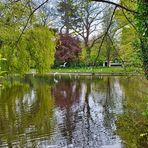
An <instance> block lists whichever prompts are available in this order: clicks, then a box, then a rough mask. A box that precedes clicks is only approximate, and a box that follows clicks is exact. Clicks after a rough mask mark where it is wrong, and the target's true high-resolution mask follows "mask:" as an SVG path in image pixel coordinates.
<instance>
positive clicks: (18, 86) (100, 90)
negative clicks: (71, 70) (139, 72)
mask: <svg viewBox="0 0 148 148" xmlns="http://www.w3.org/2000/svg"><path fill="white" fill-rule="evenodd" d="M139 82H140V80H138V78H136V77H134V78H125V77H91V76H88V77H86V76H85V77H78V76H73V77H71V76H67V77H66V76H55V77H52V76H35V77H33V76H26V77H25V78H22V79H18V80H17V81H16V80H14V79H13V78H11V79H10V83H8V84H6V86H5V88H3V89H1V94H0V147H10V148H11V147H13V148H19V147H23V148H122V147H124V142H123V139H122V137H121V136H120V135H119V134H117V132H116V131H117V126H116V121H117V120H118V116H120V115H124V114H125V109H124V104H126V102H127V100H134V101H133V102H135V101H138V100H139V99H141V98H143V97H144V93H143V92H145V91H146V88H145V87H144V84H142V82H140V83H139ZM125 130H126V129H125Z"/></svg>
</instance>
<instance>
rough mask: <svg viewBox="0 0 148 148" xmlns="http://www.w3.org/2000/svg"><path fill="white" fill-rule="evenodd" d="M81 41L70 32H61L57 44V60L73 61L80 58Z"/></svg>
mask: <svg viewBox="0 0 148 148" xmlns="http://www.w3.org/2000/svg"><path fill="white" fill-rule="evenodd" d="M79 43H80V41H79V40H78V39H77V38H74V37H72V36H71V35H70V34H66V33H65V34H59V39H58V41H57V45H56V53H55V60H56V62H60V63H64V62H72V61H77V60H78V59H79V55H80V53H81V47H80V46H79Z"/></svg>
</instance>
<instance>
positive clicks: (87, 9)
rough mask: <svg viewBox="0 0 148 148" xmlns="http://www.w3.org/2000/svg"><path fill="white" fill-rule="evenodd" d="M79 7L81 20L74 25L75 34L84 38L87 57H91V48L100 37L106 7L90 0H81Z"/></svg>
mask: <svg viewBox="0 0 148 148" xmlns="http://www.w3.org/2000/svg"><path fill="white" fill-rule="evenodd" d="M77 8H78V10H77V11H78V15H79V20H81V21H80V23H79V25H76V26H73V28H72V29H73V31H74V33H75V34H77V35H78V36H80V37H81V38H82V40H83V42H84V48H85V50H86V58H87V59H90V56H91V50H92V48H93V46H94V45H95V43H96V42H97V41H98V38H100V36H99V35H100V34H101V30H99V28H100V26H101V25H100V24H101V22H102V16H103V13H102V12H103V11H104V10H105V8H104V7H103V6H101V5H99V4H96V3H94V2H90V1H89V0H81V2H80V3H79V5H78V6H77ZM98 31H99V32H98Z"/></svg>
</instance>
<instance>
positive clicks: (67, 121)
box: [52, 79, 80, 144]
mask: <svg viewBox="0 0 148 148" xmlns="http://www.w3.org/2000/svg"><path fill="white" fill-rule="evenodd" d="M52 92H53V96H54V98H55V103H56V105H57V106H58V107H60V108H61V110H64V116H63V118H64V123H62V125H64V127H63V128H62V129H61V133H62V134H63V136H64V137H66V139H67V140H68V141H67V144H71V143H72V136H73V132H74V129H75V124H76V123H75V120H76V117H77V111H76V107H77V104H78V103H79V97H80V82H79V81H71V80H70V79H66V80H64V81H60V82H59V83H57V84H56V85H55V86H54V87H53V89H52ZM59 126H60V125H59Z"/></svg>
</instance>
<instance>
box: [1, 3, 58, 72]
mask: <svg viewBox="0 0 148 148" xmlns="http://www.w3.org/2000/svg"><path fill="white" fill-rule="evenodd" d="M0 9H1V14H0V15H1V16H2V17H0V53H1V54H2V56H3V57H5V58H6V59H7V61H6V62H5V64H2V67H4V68H5V70H6V71H8V73H21V74H24V73H27V72H29V71H30V68H31V67H35V68H36V70H37V71H38V72H39V73H43V72H45V71H47V69H49V68H50V66H51V65H52V64H53V61H54V50H55V43H54V33H53V32H52V31H50V30H49V28H47V27H42V26H39V25H34V24H36V19H35V15H32V17H31V19H30V21H29V23H28V24H29V27H28V26H27V28H26V30H25V31H24V32H23V35H22V36H21V38H20V39H19V40H18V38H19V36H20V34H21V33H22V29H23V28H24V27H25V24H26V21H27V19H28V15H29V14H30V11H31V10H30V7H28V5H26V2H25V1H19V2H16V3H14V4H13V5H12V4H7V3H6V4H5V2H3V3H0Z"/></svg>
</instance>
